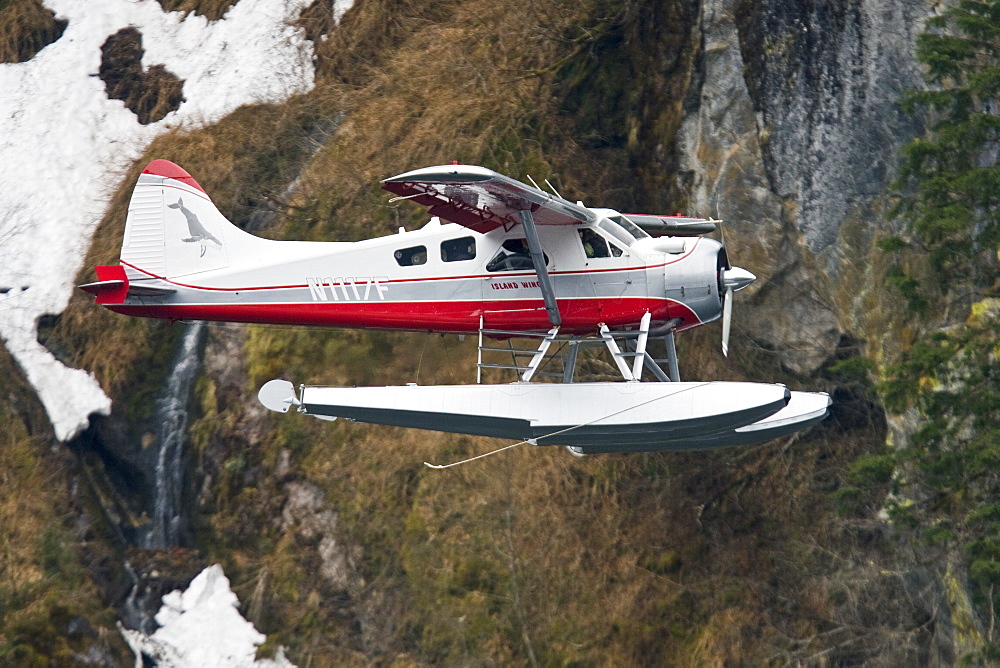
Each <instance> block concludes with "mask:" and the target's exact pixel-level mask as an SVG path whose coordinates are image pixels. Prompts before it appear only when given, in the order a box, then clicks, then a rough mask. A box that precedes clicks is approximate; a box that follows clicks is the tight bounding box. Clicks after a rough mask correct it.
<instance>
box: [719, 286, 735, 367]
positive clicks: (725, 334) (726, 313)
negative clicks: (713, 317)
mask: <svg viewBox="0 0 1000 668" xmlns="http://www.w3.org/2000/svg"><path fill="white" fill-rule="evenodd" d="M732 322H733V288H732V286H730V287H728V288H726V299H725V303H724V304H723V307H722V354H723V355H724V356H726V357H729V327H730V325H731V324H732Z"/></svg>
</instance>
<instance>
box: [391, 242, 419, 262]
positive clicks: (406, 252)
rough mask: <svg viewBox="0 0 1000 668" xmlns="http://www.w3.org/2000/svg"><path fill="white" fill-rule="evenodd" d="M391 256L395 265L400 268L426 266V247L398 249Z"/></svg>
mask: <svg viewBox="0 0 1000 668" xmlns="http://www.w3.org/2000/svg"><path fill="white" fill-rule="evenodd" d="M392 256H393V258H395V259H396V264H398V265H399V266H400V267H411V266H413V265H417V264H426V263H427V247H426V246H411V247H409V248H400V249H398V250H397V251H396V252H395V253H393V254H392Z"/></svg>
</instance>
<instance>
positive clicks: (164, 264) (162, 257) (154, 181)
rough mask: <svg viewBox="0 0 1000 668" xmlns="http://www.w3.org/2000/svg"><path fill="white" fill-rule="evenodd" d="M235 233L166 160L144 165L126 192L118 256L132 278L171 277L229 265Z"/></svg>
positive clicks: (190, 179)
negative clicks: (229, 239) (229, 242)
mask: <svg viewBox="0 0 1000 668" xmlns="http://www.w3.org/2000/svg"><path fill="white" fill-rule="evenodd" d="M233 232H238V229H237V228H236V227H234V226H233V224H232V223H230V222H229V221H228V220H226V218H225V217H224V216H223V215H222V214H221V213H220V212H219V210H218V209H217V208H215V204H213V203H212V200H211V199H210V198H209V196H208V194H207V193H206V192H205V190H204V188H202V187H201V186H200V185H199V184H198V182H197V181H195V180H194V178H193V177H192V176H191V175H190V174H188V173H187V172H186V171H184V169H182V168H181V167H179V166H178V165H175V164H174V163H172V162H170V161H169V160H154V161H153V162H151V163H149V164H148V165H147V166H146V169H144V170H143V172H142V174H141V175H140V176H139V180H138V181H137V182H136V184H135V189H134V190H133V191H132V199H131V201H130V202H129V206H128V217H127V218H126V221H125V239H124V241H123V244H122V253H121V260H122V264H123V265H125V269H126V272H127V273H128V276H129V278H130V279H132V280H136V279H140V278H148V277H150V276H156V277H163V278H177V277H180V276H186V275H189V274H197V273H199V272H202V271H210V270H214V269H223V268H225V267H228V266H229V256H228V253H227V251H226V235H227V233H229V234H230V235H231V234H233Z"/></svg>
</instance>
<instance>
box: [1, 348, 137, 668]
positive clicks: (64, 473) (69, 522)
mask: <svg viewBox="0 0 1000 668" xmlns="http://www.w3.org/2000/svg"><path fill="white" fill-rule="evenodd" d="M0 374H2V375H3V377H4V378H5V379H7V390H8V393H7V395H6V396H7V398H8V400H7V401H4V402H3V403H2V404H0V424H2V425H4V429H3V433H2V434H0V483H2V485H3V494H2V495H0V573H3V578H2V582H0V663H2V664H4V665H12V666H13V665H17V666H50V665H72V664H73V663H74V662H75V661H76V660H77V659H76V657H80V656H87V655H88V653H91V652H92V656H95V657H97V656H100V657H103V658H104V659H107V660H113V661H122V660H125V657H128V656H130V654H129V652H128V650H127V648H126V647H125V645H124V643H123V641H121V639H120V638H119V637H118V635H117V633H116V632H115V631H114V624H115V617H116V616H115V613H114V611H113V610H112V609H111V608H110V607H109V606H108V605H107V603H106V601H105V600H104V598H103V595H102V591H101V589H100V587H99V586H98V584H97V582H95V579H94V575H95V573H94V570H92V569H93V567H94V566H95V565H96V564H97V563H98V562H99V561H100V560H103V559H105V558H106V557H107V552H106V547H104V545H106V540H107V536H106V535H104V532H103V530H102V525H101V524H100V522H99V521H97V518H96V517H94V516H93V515H92V508H91V507H90V506H91V504H92V502H91V501H90V499H89V498H87V495H86V493H85V492H84V491H83V490H78V491H77V493H76V494H75V495H74V494H73V493H71V491H70V485H69V484H68V481H69V480H70V479H71V477H72V475H73V472H72V469H73V468H74V466H75V462H74V460H73V458H72V456H71V455H70V454H69V452H67V451H65V450H62V451H60V450H58V449H57V450H53V449H52V448H50V447H49V446H50V444H51V434H48V435H46V434H45V433H44V431H42V430H39V433H36V434H34V435H32V434H31V433H30V432H29V425H31V426H33V427H34V426H37V425H38V424H40V423H41V420H42V419H44V418H42V416H41V415H39V412H40V411H41V407H40V406H35V405H34V404H33V403H32V399H31V398H30V394H28V391H27V383H26V382H25V381H24V380H23V379H21V378H20V373H19V371H18V370H17V368H16V366H15V365H14V362H13V361H12V360H11V358H10V357H9V356H8V355H7V353H6V351H3V352H2V354H0ZM15 405H20V407H19V409H18V410H19V411H20V412H15V410H14V406H15ZM39 490H46V493H45V494H44V495H43V494H39V493H38V491H39ZM74 517H78V518H80V520H81V521H80V522H79V523H77V522H74V521H73V519H72V518H74Z"/></svg>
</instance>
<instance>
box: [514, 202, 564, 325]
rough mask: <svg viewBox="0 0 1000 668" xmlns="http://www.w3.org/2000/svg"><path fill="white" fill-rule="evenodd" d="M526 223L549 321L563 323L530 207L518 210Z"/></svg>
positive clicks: (526, 233)
mask: <svg viewBox="0 0 1000 668" xmlns="http://www.w3.org/2000/svg"><path fill="white" fill-rule="evenodd" d="M517 214H518V216H519V217H520V218H521V224H522V225H524V236H525V238H526V239H527V240H528V252H529V253H530V254H531V262H532V263H533V264H534V265H535V274H537V275H538V286H539V287H540V288H541V289H542V298H543V299H544V300H545V310H546V311H548V312H549V322H551V323H552V326H553V327H557V328H558V327H559V326H560V325H561V324H562V316H560V315H559V305H558V304H557V303H556V293H555V291H554V290H553V289H552V281H550V280H549V270H548V269H547V268H546V267H545V254H544V253H543V252H542V244H541V242H540V241H538V231H537V230H536V229H535V219H534V217H533V216H532V215H531V211H529V210H528V209H521V210H520V211H518V212H517Z"/></svg>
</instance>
